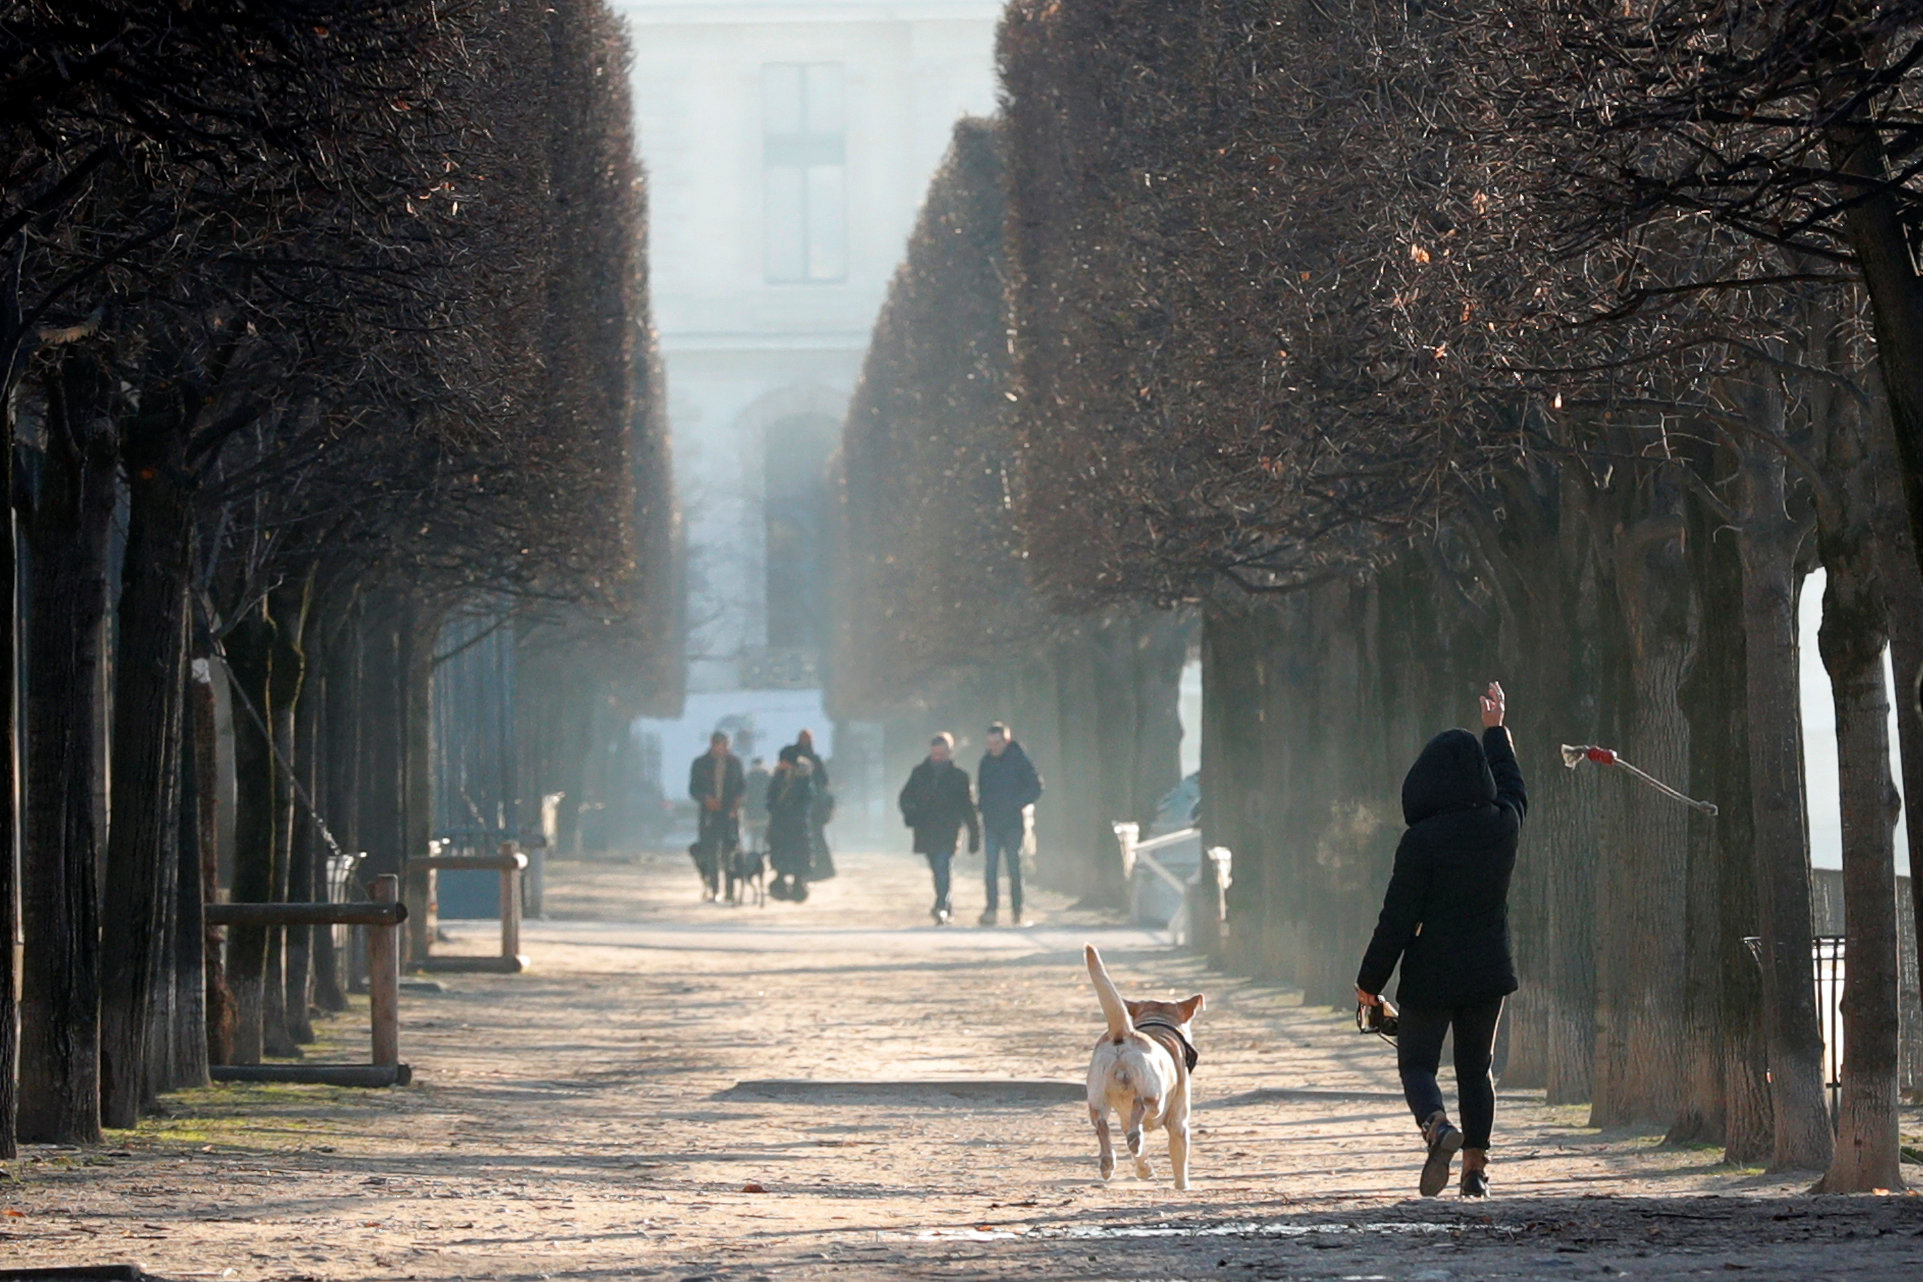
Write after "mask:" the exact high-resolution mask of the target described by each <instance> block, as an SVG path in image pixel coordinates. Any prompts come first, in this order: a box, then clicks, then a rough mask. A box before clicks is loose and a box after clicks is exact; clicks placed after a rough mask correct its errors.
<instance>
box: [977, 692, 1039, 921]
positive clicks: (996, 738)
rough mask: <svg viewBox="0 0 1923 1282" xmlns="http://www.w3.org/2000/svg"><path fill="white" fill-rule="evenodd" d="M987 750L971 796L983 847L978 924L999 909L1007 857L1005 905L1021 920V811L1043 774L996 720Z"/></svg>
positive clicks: (992, 917)
mask: <svg viewBox="0 0 1923 1282" xmlns="http://www.w3.org/2000/svg"><path fill="white" fill-rule="evenodd" d="M987 748H988V750H987V751H986V752H984V753H983V754H982V763H981V765H980V766H979V767H977V768H976V771H975V800H976V803H977V804H978V805H979V806H980V807H981V812H982V841H983V844H984V845H985V846H986V847H987V849H988V855H987V862H986V864H985V866H984V870H985V872H986V873H987V878H988V882H987V889H988V907H987V908H985V909H983V910H982V918H981V924H982V925H984V926H993V925H994V924H995V916H996V913H997V912H998V911H999V910H1000V904H999V901H1000V899H1001V887H1000V886H999V885H998V884H997V882H998V881H999V876H998V872H999V866H1000V865H1001V863H1002V861H1003V859H1004V857H1006V859H1007V862H1008V906H1009V908H1010V910H1012V911H1013V912H1014V914H1015V924H1016V925H1017V926H1019V925H1021V924H1022V830H1023V827H1024V825H1023V823H1022V811H1023V810H1024V809H1026V808H1027V807H1029V806H1031V805H1033V804H1034V803H1035V802H1037V801H1039V800H1041V796H1042V776H1041V773H1040V772H1039V771H1037V770H1036V769H1035V763H1034V762H1032V761H1030V760H1029V759H1028V754H1027V753H1026V752H1023V751H1022V745H1021V744H1019V743H1016V742H1015V734H1014V732H1013V731H1011V730H1010V729H1009V728H1008V726H1007V725H1006V724H1005V723H1003V722H1000V721H997V722H995V723H993V724H992V725H990V726H989V727H988V742H987Z"/></svg>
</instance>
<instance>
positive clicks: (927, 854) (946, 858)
mask: <svg viewBox="0 0 1923 1282" xmlns="http://www.w3.org/2000/svg"><path fill="white" fill-rule="evenodd" d="M922 858H924V859H926V860H927V861H928V871H930V872H932V873H934V874H935V907H937V908H946V907H948V865H949V864H950V863H951V862H952V861H953V860H954V858H955V848H954V847H953V846H950V847H949V848H948V849H946V850H929V851H924V852H923V854H922Z"/></svg>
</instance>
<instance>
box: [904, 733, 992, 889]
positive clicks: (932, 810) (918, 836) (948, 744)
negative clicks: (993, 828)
mask: <svg viewBox="0 0 1923 1282" xmlns="http://www.w3.org/2000/svg"><path fill="white" fill-rule="evenodd" d="M954 757H955V738H954V736H953V735H951V734H949V733H948V732H947V731H945V730H944V731H943V732H942V733H940V734H938V735H936V736H935V737H934V738H933V739H932V740H930V741H929V744H928V756H927V758H926V759H925V760H923V761H922V763H921V764H920V765H918V766H916V767H915V768H914V770H913V771H912V772H910V774H909V776H908V782H907V784H905V785H904V786H903V787H902V790H901V818H902V822H903V823H906V824H907V825H908V826H909V827H910V828H913V829H914V830H915V853H916V854H919V855H923V856H925V857H926V858H927V860H928V869H929V871H930V872H932V873H934V874H935V906H934V908H933V909H932V910H930V915H932V916H933V917H934V919H935V924H936V925H937V926H946V925H947V924H948V918H949V907H948V865H949V862H950V861H951V860H953V859H954V857H955V840H956V838H957V837H959V836H960V835H961V830H962V829H963V828H964V827H965V828H967V829H968V853H970V854H973V853H975V852H976V851H977V850H980V849H981V846H982V834H981V827H980V826H979V825H978V824H977V823H976V822H975V798H974V794H973V790H972V789H970V788H969V786H968V772H967V771H965V770H963V769H962V768H961V767H960V766H957V765H956V764H955V761H954Z"/></svg>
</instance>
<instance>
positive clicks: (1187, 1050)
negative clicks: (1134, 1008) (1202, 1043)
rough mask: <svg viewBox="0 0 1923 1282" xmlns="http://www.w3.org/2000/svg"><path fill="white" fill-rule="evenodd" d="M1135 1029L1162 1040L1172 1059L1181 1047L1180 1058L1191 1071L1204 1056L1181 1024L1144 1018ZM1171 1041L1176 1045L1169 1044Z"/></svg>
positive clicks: (1137, 1023) (1163, 1046) (1159, 1040)
mask: <svg viewBox="0 0 1923 1282" xmlns="http://www.w3.org/2000/svg"><path fill="white" fill-rule="evenodd" d="M1135 1031H1136V1032H1138V1033H1143V1034H1146V1035H1147V1036H1149V1037H1153V1038H1154V1039H1155V1040H1156V1041H1158V1042H1160V1043H1161V1044H1162V1049H1163V1050H1165V1051H1167V1052H1168V1053H1169V1057H1170V1058H1171V1059H1173V1058H1176V1048H1177V1047H1180V1048H1181V1056H1180V1058H1181V1059H1182V1060H1183V1062H1184V1063H1186V1064H1187V1065H1188V1069H1189V1072H1191V1073H1193V1072H1194V1071H1195V1062H1196V1061H1197V1060H1199V1059H1201V1058H1202V1057H1201V1055H1200V1054H1198V1053H1197V1052H1196V1049H1195V1045H1194V1043H1192V1042H1190V1041H1189V1039H1188V1035H1187V1034H1186V1033H1184V1032H1183V1031H1182V1029H1181V1026H1180V1025H1179V1024H1172V1023H1170V1022H1169V1021H1168V1020H1166V1019H1144V1020H1138V1021H1137V1022H1136V1024H1135ZM1171 1041H1172V1042H1174V1043H1175V1045H1174V1046H1171V1045H1169V1043H1170V1042H1171Z"/></svg>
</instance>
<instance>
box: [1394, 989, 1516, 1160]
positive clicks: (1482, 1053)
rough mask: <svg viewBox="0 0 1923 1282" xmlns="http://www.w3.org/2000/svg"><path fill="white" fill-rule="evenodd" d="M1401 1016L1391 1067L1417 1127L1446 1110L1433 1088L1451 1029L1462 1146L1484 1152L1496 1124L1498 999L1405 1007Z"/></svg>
mask: <svg viewBox="0 0 1923 1282" xmlns="http://www.w3.org/2000/svg"><path fill="white" fill-rule="evenodd" d="M1401 1014H1402V1027H1401V1031H1400V1032H1398V1033H1397V1034H1396V1068H1397V1069H1398V1070H1399V1071H1400V1072H1401V1074H1402V1095H1403V1098H1405V1099H1407V1100H1408V1101H1409V1111H1410V1112H1411V1113H1414V1114H1415V1116H1416V1124H1417V1125H1421V1124H1422V1123H1423V1122H1426V1121H1428V1120H1429V1115H1430V1114H1432V1113H1436V1112H1446V1111H1447V1109H1445V1108H1444V1106H1443V1103H1442V1089H1441V1088H1440V1087H1439V1086H1437V1085H1436V1070H1437V1069H1438V1068H1440V1067H1441V1066H1442V1039H1443V1036H1444V1035H1445V1034H1447V1033H1448V1032H1449V1030H1450V1029H1452V1028H1453V1029H1454V1030H1455V1034H1456V1097H1457V1103H1458V1104H1459V1105H1460V1107H1461V1116H1462V1143H1463V1147H1465V1148H1483V1149H1486V1148H1488V1147H1489V1132H1490V1131H1491V1130H1492V1129H1493V1128H1494V1127H1495V1124H1496V1081H1495V1078H1494V1077H1493V1076H1492V1075H1491V1074H1490V1071H1489V1070H1490V1065H1491V1063H1492V1062H1493V1061H1494V1058H1495V1053H1496V1025H1497V1024H1498V1023H1499V1022H1501V1020H1502V998H1500V997H1491V998H1488V999H1486V1000H1484V1001H1479V1002H1470V1003H1468V1004H1466V1005H1462V1006H1431V1007H1413V1006H1404V1007H1403V1008H1402V1012H1401Z"/></svg>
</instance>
